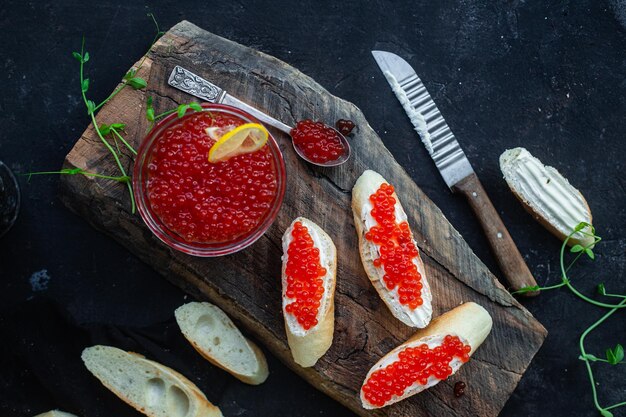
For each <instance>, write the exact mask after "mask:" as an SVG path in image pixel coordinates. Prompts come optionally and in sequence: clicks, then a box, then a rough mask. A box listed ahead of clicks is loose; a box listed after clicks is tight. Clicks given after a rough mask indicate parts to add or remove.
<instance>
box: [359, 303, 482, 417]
mask: <svg viewBox="0 0 626 417" xmlns="http://www.w3.org/2000/svg"><path fill="white" fill-rule="evenodd" d="M492 325H493V321H492V319H491V316H490V315H489V313H488V312H487V310H485V309H484V308H483V307H481V306H480V305H478V304H476V303H472V302H469V303H465V304H462V305H460V306H458V307H456V308H454V309H452V310H450V311H448V312H447V313H445V314H443V315H441V316H439V317H437V318H436V319H434V320H433V321H432V322H431V323H430V325H429V326H428V327H426V328H425V329H420V330H418V331H417V333H415V335H413V336H412V337H411V338H410V339H409V340H407V341H406V342H404V343H403V344H401V345H400V346H398V347H397V348H395V349H393V350H392V351H391V352H389V353H387V354H386V355H385V356H383V357H382V358H381V359H380V360H379V361H378V362H377V363H376V364H375V365H374V366H373V367H372V369H370V371H369V372H368V373H367V376H366V377H365V380H364V382H363V386H365V384H366V382H367V381H368V380H369V379H370V376H372V374H373V373H375V372H376V371H378V370H380V369H383V368H386V367H387V366H389V365H391V364H392V363H394V362H396V361H397V360H398V359H399V356H398V355H399V354H400V352H402V351H404V350H405V349H406V348H417V347H419V346H420V345H424V344H426V345H428V347H429V348H430V349H433V348H435V347H437V346H440V345H441V343H442V342H443V340H444V338H445V337H446V336H448V335H449V336H456V337H458V338H459V339H460V341H461V342H462V343H463V344H464V345H469V346H470V348H471V350H470V352H469V353H468V355H469V356H471V355H472V354H473V353H474V352H475V351H476V349H477V348H478V347H479V346H480V345H481V344H482V343H483V342H484V341H485V339H486V338H487V336H488V335H489V332H491V327H492ZM462 365H463V362H462V361H461V360H460V359H459V358H457V357H454V358H453V359H452V360H451V361H450V363H449V366H450V368H451V370H452V374H454V373H456V372H457V371H458V370H459V368H460V367H461V366H462ZM439 381H440V380H439V379H437V378H435V377H434V376H430V377H429V378H428V379H427V381H426V384H424V385H422V384H420V383H419V382H417V381H415V382H414V383H413V384H412V385H410V386H408V387H407V388H406V389H405V390H404V392H403V393H402V394H401V395H395V394H393V395H392V397H391V399H390V400H389V401H387V402H386V403H385V404H383V405H382V406H374V405H372V404H370V403H369V401H368V400H367V399H366V398H365V393H364V391H363V388H361V403H362V405H363V408H366V409H373V408H380V407H386V406H388V405H390V404H393V403H396V402H398V401H401V400H403V399H405V398H407V397H410V396H412V395H415V394H417V393H420V392H422V391H424V390H426V389H428V388H430V387H432V386H434V385H437V384H438V383H439Z"/></svg>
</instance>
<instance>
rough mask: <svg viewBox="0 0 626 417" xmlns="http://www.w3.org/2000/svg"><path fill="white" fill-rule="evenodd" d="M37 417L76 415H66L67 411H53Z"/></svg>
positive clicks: (67, 415)
mask: <svg viewBox="0 0 626 417" xmlns="http://www.w3.org/2000/svg"><path fill="white" fill-rule="evenodd" d="M35 417H76V416H75V415H74V414H70V413H66V412H65V411H59V410H52V411H48V412H47V413H42V414H37V415H36V416H35Z"/></svg>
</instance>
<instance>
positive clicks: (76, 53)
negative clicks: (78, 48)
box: [72, 52, 83, 63]
mask: <svg viewBox="0 0 626 417" xmlns="http://www.w3.org/2000/svg"><path fill="white" fill-rule="evenodd" d="M72 56H73V57H74V58H75V59H76V60H77V61H78V62H81V63H82V62H83V56H82V55H81V54H79V53H78V52H72Z"/></svg>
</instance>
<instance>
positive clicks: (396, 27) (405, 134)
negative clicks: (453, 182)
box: [0, 0, 626, 417]
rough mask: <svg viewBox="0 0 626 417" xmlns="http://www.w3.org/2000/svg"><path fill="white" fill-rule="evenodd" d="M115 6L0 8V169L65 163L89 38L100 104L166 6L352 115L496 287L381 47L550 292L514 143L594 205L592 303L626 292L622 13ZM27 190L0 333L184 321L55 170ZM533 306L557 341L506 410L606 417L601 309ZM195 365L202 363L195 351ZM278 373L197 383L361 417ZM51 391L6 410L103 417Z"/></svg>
mask: <svg viewBox="0 0 626 417" xmlns="http://www.w3.org/2000/svg"><path fill="white" fill-rule="evenodd" d="M89 3H91V4H89ZM109 3H110V2H86V1H58V2H55V3H54V4H47V5H46V4H39V2H24V1H14V0H10V1H6V0H5V1H4V2H3V4H2V5H1V6H0V33H1V34H2V42H1V43H0V64H1V65H2V68H1V71H0V83H1V85H2V87H1V91H2V94H1V95H0V125H1V126H2V130H1V132H0V159H1V160H4V161H5V162H6V163H7V165H9V166H10V167H11V168H12V169H13V170H15V171H16V172H21V173H23V172H28V171H30V170H48V169H58V168H59V167H60V166H61V163H62V161H63V158H64V156H65V154H66V153H67V152H68V151H69V150H70V148H71V147H72V145H73V144H74V142H75V140H76V139H77V138H78V136H79V134H80V133H81V132H82V131H83V130H84V128H85V126H86V125H87V123H88V120H87V117H86V114H85V109H84V107H83V105H82V103H81V102H80V99H79V97H80V96H79V94H80V90H79V86H78V65H77V63H76V61H74V60H73V59H72V58H71V52H72V51H73V50H77V49H79V48H80V38H81V36H82V35H83V34H84V35H85V37H86V43H87V49H88V50H89V52H90V53H91V60H90V62H89V67H88V76H89V78H91V80H92V87H91V91H90V93H91V95H92V97H93V98H94V99H95V101H99V100H101V99H103V98H104V97H106V95H107V94H108V93H109V92H110V91H111V90H112V89H113V88H114V86H115V85H116V84H117V83H118V82H119V80H120V79H121V77H122V76H123V74H124V73H125V71H126V70H127V69H128V68H129V67H130V66H131V65H132V64H133V63H134V62H135V60H136V59H137V58H138V57H139V56H141V55H142V54H143V53H144V51H145V49H146V48H147V46H148V45H149V43H150V41H151V39H152V37H153V34H154V33H153V26H152V23H151V21H150V19H149V18H147V17H146V13H147V12H154V13H155V14H156V16H157V18H158V20H159V22H160V24H161V26H162V28H164V29H167V28H169V27H171V26H172V25H174V24H175V23H176V22H178V21H180V20H182V19H187V20H190V21H192V22H193V23H195V24H197V25H199V26H201V27H203V28H205V29H207V30H209V31H212V32H214V33H216V34H218V35H221V36H224V37H227V38H229V39H232V40H234V41H237V42H240V43H242V44H244V45H248V46H251V47H254V48H257V49H259V50H261V51H263V52H266V53H269V54H271V55H274V56H276V57H278V58H280V59H282V60H284V61H286V62H287V63H289V64H291V65H293V66H295V67H296V68H298V69H300V70H302V71H303V72H304V73H306V74H308V75H310V76H312V77H313V78H314V79H315V80H317V81H318V82H319V83H320V84H322V85H323V86H325V87H326V88H327V89H328V90H329V91H330V92H331V93H333V94H335V95H337V96H339V97H342V98H344V99H346V100H349V101H351V102H353V103H355V104H356V105H357V106H359V107H360V108H361V109H362V110H363V112H364V113H365V115H366V117H368V120H369V122H370V124H371V126H372V127H373V128H374V129H375V130H376V131H377V132H378V133H379V135H380V136H381V138H382V139H383V140H384V142H385V144H386V145H387V147H388V148H389V149H390V150H391V152H392V153H393V154H394V155H395V156H396V158H397V159H398V161H399V162H400V163H401V164H402V165H403V166H404V167H405V168H406V170H407V171H408V172H409V174H410V175H411V176H412V177H413V179H414V180H415V181H416V182H417V184H418V185H419V186H420V187H421V188H422V189H423V190H424V191H425V192H426V193H427V194H428V195H429V196H430V198H432V199H433V200H434V201H435V202H436V203H437V204H438V205H439V207H440V208H441V209H442V210H443V212H444V213H445V214H446V216H447V217H448V218H449V219H450V221H451V222H452V224H453V225H454V226H455V227H456V228H457V229H458V230H459V231H460V232H461V234H462V235H463V236H464V237H465V239H466V240H467V241H468V242H469V244H470V246H471V247H472V248H473V249H474V250H475V252H476V253H477V254H478V256H479V257H480V258H481V259H482V260H483V261H484V262H485V263H486V264H487V265H488V266H489V267H490V268H491V269H492V270H493V271H494V272H495V273H496V275H498V270H497V267H496V264H495V262H494V260H493V258H492V257H491V255H490V253H489V250H488V247H487V244H486V240H485V239H484V237H483V236H482V234H481V232H480V229H479V227H478V225H477V222H476V221H475V219H474V218H473V217H472V215H471V214H470V211H469V209H468V207H467V206H466V204H465V202H464V201H462V199H461V198H459V197H457V196H454V195H452V194H450V192H449V191H448V189H447V188H446V186H445V184H444V182H443V181H442V179H441V178H440V177H439V176H438V173H437V171H436V170H435V168H434V165H433V164H432V162H431V161H430V160H429V158H428V155H427V153H426V151H425V150H424V149H423V148H422V146H421V145H420V144H419V141H418V139H417V137H416V136H415V135H414V134H413V133H412V132H411V127H410V124H409V121H408V119H407V118H406V116H404V114H403V112H402V111H401V108H400V105H399V104H398V103H397V101H396V99H395V97H394V96H393V94H392V93H391V91H390V89H389V87H388V86H387V83H386V81H385V80H384V77H383V76H382V75H381V74H380V72H379V70H378V68H377V66H376V64H375V62H374V60H373V59H372V57H371V55H370V53H369V51H370V50H371V49H376V48H378V49H386V50H390V51H392V52H396V53H398V54H400V55H402V56H403V57H405V58H406V59H407V60H408V61H409V62H410V63H411V64H412V65H413V66H414V68H415V69H416V71H417V72H418V74H419V75H420V76H421V78H422V79H423V80H424V82H425V84H426V86H427V87H428V89H429V91H430V92H431V94H432V96H433V98H434V99H435V101H436V102H437V104H438V106H439V108H440V109H441V111H442V113H443V114H444V116H445V117H446V119H447V121H448V123H449V124H450V126H451V127H452V129H453V131H454V132H455V134H456V135H457V137H458V138H459V140H460V142H461V145H462V146H463V148H464V149H465V152H466V154H467V155H468V157H469V159H470V161H471V162H472V164H473V165H474V168H475V170H476V171H477V173H478V175H479V177H480V178H481V180H482V181H483V184H484V186H485V188H486V189H487V191H488V192H489V194H490V196H491V197H492V200H493V203H494V204H495V206H496V208H497V209H498V210H499V212H500V213H501V215H502V217H503V219H504V222H505V224H507V225H508V227H509V230H510V232H511V234H512V236H513V238H514V239H515V240H516V241H517V243H518V245H519V247H520V250H521V252H522V254H524V256H525V258H526V260H527V262H528V263H529V266H530V268H531V270H532V271H533V272H534V273H535V275H536V277H537V279H538V281H539V283H540V284H550V283H555V282H557V280H558V279H559V270H558V268H559V267H558V250H559V246H560V244H559V241H558V240H557V239H556V238H554V237H552V236H551V235H550V234H548V233H547V232H546V231H545V230H544V229H543V228H542V227H540V226H539V225H538V224H537V223H535V222H534V221H533V220H532V219H531V217H530V216H529V215H528V214H526V213H525V212H524V211H523V209H522V207H521V206H520V205H519V204H518V203H517V201H516V200H515V199H514V197H513V195H512V194H511V193H510V192H509V190H508V188H507V186H506V184H505V182H504V180H502V178H501V174H500V171H499V168H498V156H499V155H500V153H501V152H502V151H504V150H505V149H507V148H511V147H515V146H525V147H526V148H528V149H529V150H530V151H531V153H533V154H534V155H535V156H537V157H539V158H540V159H541V160H542V161H543V162H544V163H546V164H549V165H553V166H556V167H557V168H558V169H559V170H560V171H561V172H562V173H563V174H564V175H565V176H566V177H567V178H568V179H569V180H570V182H571V183H572V184H574V185H575V186H576V187H577V188H579V189H580V190H581V191H582V193H583V194H584V195H585V197H586V198H587V200H588V201H589V205H590V206H591V210H592V213H593V215H594V224H595V226H596V227H597V230H598V233H599V234H600V235H601V236H602V237H604V239H605V242H604V243H602V244H601V245H600V246H599V247H598V248H597V250H596V254H597V259H596V261H595V263H591V262H587V261H585V262H582V263H581V264H580V266H577V267H576V268H575V270H574V271H573V273H572V275H573V277H574V279H575V281H576V284H577V285H578V286H579V287H580V288H583V289H585V290H586V291H589V292H592V291H593V289H594V287H595V284H596V283H598V282H604V283H605V284H606V286H607V288H608V289H609V290H612V291H614V292H619V291H621V292H624V290H625V284H624V278H625V277H624V269H625V267H626V253H625V247H626V238H624V231H625V229H626V208H625V206H626V204H625V203H626V175H625V174H626V172H625V171H626V170H625V168H624V161H623V156H624V155H625V154H626V141H625V140H624V136H625V133H626V118H625V117H624V115H625V111H626V98H625V97H626V29H625V26H624V23H625V21H626V12H625V10H624V9H620V3H622V7H624V4H623V3H624V1H623V0H613V3H611V2H607V1H594V0H587V1H576V2H574V1H560V2H543V1H539V0H536V1H513V0H511V1H502V2H483V1H479V0H476V1H470V0H467V1H437V2H421V1H420V2H416V1H404V2H390V1H388V2H385V1H373V2H360V1H352V0H345V1H341V2H335V1H319V2H303V3H301V4H292V3H299V2H290V1H285V0H277V1H272V2H270V1H268V2H245V1H229V2H212V1H202V2H200V1H194V2H192V1H186V2H177V3H176V4H167V5H166V4H162V5H157V4H152V3H151V2H147V1H144V0H140V1H136V2H134V3H130V2H120V3H123V4H120V5H115V4H109ZM487 3H489V4H487ZM548 3H553V4H548ZM620 19H622V20H621V23H620ZM354 140H358V138H356V139H354ZM20 181H21V184H22V193H23V204H22V211H21V213H20V217H19V219H18V221H17V224H16V225H15V227H14V228H13V229H12V230H11V231H10V232H9V233H8V234H7V235H6V236H5V237H4V238H3V239H2V240H0V324H1V323H2V322H3V321H6V320H7V317H8V316H9V314H12V313H13V312H15V309H16V308H18V306H19V305H20V304H22V303H23V302H24V301H26V300H28V299H30V298H32V297H34V296H44V297H46V298H51V299H53V300H55V301H56V302H57V303H58V304H59V305H60V306H61V307H62V308H64V309H67V311H68V312H69V315H70V316H71V317H73V318H74V319H75V320H76V321H78V322H79V323H104V324H108V325H117V326H152V327H154V326H155V325H156V326H157V327H158V323H160V322H163V321H167V320H171V316H172V312H173V309H174V308H176V307H177V306H179V305H180V304H181V303H183V302H184V301H185V299H186V298H185V296H184V294H183V293H182V292H181V291H180V290H178V289H177V288H175V287H173V286H172V285H170V284H169V283H167V282H166V281H165V280H164V279H162V278H161V277H160V276H158V275H157V274H156V273H155V272H153V271H152V270H151V269H150V267H149V266H148V265H145V264H143V263H141V262H139V261H138V260H137V259H135V257H134V256H132V255H130V254H129V253H128V252H127V251H126V250H124V249H123V248H122V247H121V246H119V245H118V244H116V243H115V242H113V241H112V240H110V239H109V238H107V237H105V236H103V235H101V234H100V233H98V232H95V231H94V230H92V229H91V228H90V227H88V226H87V224H86V223H85V222H84V221H83V220H82V219H80V218H78V217H77V216H75V215H73V214H71V213H70V212H69V211H68V210H66V209H65V208H64V207H63V206H62V205H61V204H60V203H59V201H58V199H57V197H56V194H57V186H58V178H57V177H56V176H49V177H37V178H36V179H33V180H31V182H30V184H28V183H27V182H26V181H25V179H24V178H21V180H20ZM37 280H39V284H41V285H35V284H37V282H35V281H37ZM523 303H524V304H525V305H526V306H527V307H528V308H529V309H530V310H531V311H532V312H533V313H534V314H535V316H536V317H537V318H538V319H539V320H540V321H541V322H542V323H543V324H544V325H545V326H546V328H547V329H548V331H549V332H550V333H549V336H548V339H547V340H546V343H545V345H544V347H543V348H542V349H541V351H540V352H539V354H538V355H537V357H536V359H535V360H534V361H533V363H532V364H531V366H530V368H529V369H528V372H527V373H526V375H525V376H524V377H523V379H522V381H521V383H520V385H519V387H518V389H517V390H516V391H515V393H514V394H513V396H512V397H511V399H510V401H509V402H508V404H507V406H506V407H505V409H504V411H503V412H502V416H507V417H509V416H538V415H551V416H565V415H568V416H594V415H596V413H595V411H594V408H593V406H592V399H591V394H590V387H589V383H588V381H587V377H586V372H585V370H584V364H583V363H582V362H581V361H579V360H578V359H577V357H578V354H579V352H578V346H577V345H578V336H579V334H580V333H581V332H582V331H583V330H584V329H585V328H586V327H587V326H588V325H589V324H591V322H593V321H594V320H595V319H597V318H598V317H599V316H600V315H601V311H599V310H598V309H596V308H594V307H591V306H589V305H586V304H584V303H583V302H580V301H578V300H577V299H575V298H574V297H573V296H572V295H570V294H569V293H567V292H550V293H545V294H543V295H541V296H540V297H538V298H536V299H533V300H524V301H523ZM1 337H2V336H1V335H0V338H1ZM618 342H621V343H622V344H626V319H625V316H624V313H618V314H616V315H615V316H614V317H613V318H612V319H611V321H609V322H607V324H606V325H605V326H603V327H602V328H600V329H598V330H597V331H596V332H595V333H593V334H592V335H591V336H590V339H589V343H588V344H589V347H590V349H589V350H590V351H591V352H594V353H596V354H597V355H600V354H602V352H603V351H604V349H605V348H606V347H608V346H613V345H615V344H616V343H618ZM5 348H6V347H5ZM9 348H10V347H9ZM52 348H53V347H51V346H39V347H37V346H35V347H34V349H42V350H47V349H52ZM184 355H188V356H183V359H184V358H187V357H188V358H189V360H190V361H193V360H195V359H193V354H192V353H191V352H184ZM77 359H78V358H77ZM269 361H270V367H271V372H272V373H271V376H270V378H269V379H268V381H267V383H266V384H264V385H263V386H261V387H258V388H250V387H247V386H243V384H241V383H239V382H237V381H236V380H235V379H234V378H232V377H230V376H229V375H227V374H225V373H223V372H221V371H220V372H216V371H215V370H209V371H207V372H209V373H210V375H212V377H211V378H207V377H206V375H204V376H205V377H203V374H202V373H199V374H196V375H193V377H194V378H193V379H194V381H196V382H198V384H199V386H200V387H201V388H202V389H203V390H204V391H205V392H206V393H207V396H208V397H209V399H211V400H213V401H214V402H215V403H217V404H218V405H220V406H221V407H222V409H223V410H224V412H225V414H226V415H227V416H231V415H232V416H235V415H241V416H267V415H273V416H302V417H304V416H307V417H308V416H319V415H327V416H331V415H332V416H346V415H351V414H350V413H349V412H348V411H347V410H346V409H344V408H343V407H341V406H340V405H338V404H337V403H335V402H333V401H332V400H330V399H329V398H327V397H325V396H324V395H323V394H321V393H319V392H317V391H316V390H315V389H314V388H312V387H310V386H309V385H307V384H306V383H305V382H303V381H301V380H300V379H299V378H298V377H297V376H295V374H292V373H291V372H290V371H288V370H287V369H286V368H285V367H284V366H283V365H282V364H280V363H279V362H277V361H276V360H275V359H272V358H270V359H269ZM207 368H209V366H207ZM594 368H595V369H596V375H597V376H598V380H599V386H598V388H599V391H600V401H601V403H602V404H605V405H607V404H612V403H615V402H618V401H624V400H626V382H625V379H626V378H624V375H625V372H624V370H625V368H624V367H609V366H602V365H597V366H594ZM194 369H202V368H194ZM3 372H4V374H3ZM57 372H58V374H59V377H60V380H61V381H62V382H63V384H65V385H68V384H69V385H70V386H71V384H72V379H71V378H70V377H66V378H64V375H63V370H62V369H58V370H57ZM24 373H27V371H24ZM22 376H23V375H22ZM11 377H12V376H11V375H9V374H7V373H6V369H4V368H3V369H0V381H1V382H2V383H3V384H4V385H5V386H9V385H11V384H12V383H14V382H15V381H12V380H11ZM15 378H16V381H17V380H18V377H17V376H15ZM42 385H43V387H42V388H41V390H38V391H34V392H32V393H29V394H28V396H27V397H25V398H29V401H28V402H29V403H22V404H20V405H19V406H15V405H12V406H10V407H6V404H9V403H10V402H9V401H8V399H7V398H3V394H2V391H0V410H2V414H3V415H5V416H12V415H19V416H26V415H32V414H34V413H35V412H40V411H44V410H45V409H49V408H52V407H60V408H65V409H68V411H74V412H79V413H82V415H83V416H85V417H89V416H90V415H97V413H96V408H97V405H95V403H94V406H93V408H92V409H91V410H90V409H89V408H87V409H84V410H80V409H72V406H71V405H70V404H61V403H57V401H58V397H56V398H55V396H54V395H51V394H50V393H49V392H46V387H45V385H46V383H45V381H42ZM14 388H15V387H14ZM468 389H469V390H471V381H469V388H468ZM86 395H89V393H87V394H86ZM102 401H105V402H112V401H117V400H115V399H114V398H112V396H111V397H106V398H105V399H102ZM11 403H12V404H14V403H15V399H13V401H12V402H11ZM3 404H4V405H5V407H4V410H3ZM121 410H126V408H121ZM620 413H621V414H620ZM118 415H122V414H118ZM123 415H128V416H132V415H136V413H134V412H132V411H126V412H125V413H124V414H123ZM616 415H626V414H625V412H624V411H617V412H616Z"/></svg>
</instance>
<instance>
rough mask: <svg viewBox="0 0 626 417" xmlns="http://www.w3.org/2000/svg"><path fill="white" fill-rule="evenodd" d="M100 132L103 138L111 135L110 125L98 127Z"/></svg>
mask: <svg viewBox="0 0 626 417" xmlns="http://www.w3.org/2000/svg"><path fill="white" fill-rule="evenodd" d="M98 130H99V131H100V134H101V135H102V136H106V135H108V134H109V133H111V126H110V125H107V124H104V123H102V124H101V125H100V126H98Z"/></svg>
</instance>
